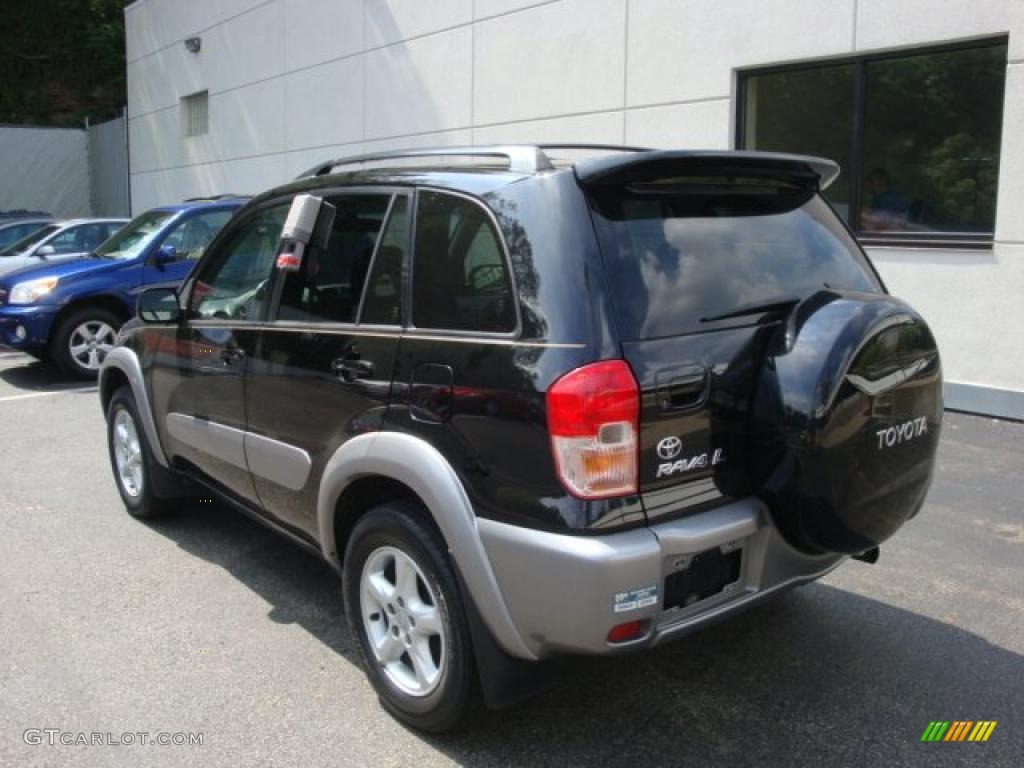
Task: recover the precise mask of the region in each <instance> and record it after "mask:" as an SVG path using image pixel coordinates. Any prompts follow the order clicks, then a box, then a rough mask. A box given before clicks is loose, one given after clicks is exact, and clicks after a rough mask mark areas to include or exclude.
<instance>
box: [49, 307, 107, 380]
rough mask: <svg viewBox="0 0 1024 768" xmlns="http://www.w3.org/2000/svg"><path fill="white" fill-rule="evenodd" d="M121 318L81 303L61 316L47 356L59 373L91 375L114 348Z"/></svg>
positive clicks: (95, 374)
mask: <svg viewBox="0 0 1024 768" xmlns="http://www.w3.org/2000/svg"><path fill="white" fill-rule="evenodd" d="M121 325H122V323H121V318H120V317H118V316H117V315H115V314H114V313H113V312H111V311H110V310H109V309H105V308H103V307H82V308H81V309H77V310H74V311H73V312H71V313H70V314H69V315H68V316H67V317H65V318H64V319H63V320H62V321H61V324H60V326H59V327H58V328H57V333H56V334H55V335H54V336H53V338H52V340H51V342H50V357H51V359H52V360H53V362H54V364H55V365H56V366H57V367H58V368H59V369H60V370H61V372H62V373H64V374H66V375H68V376H73V377H74V378H76V379H95V378H96V376H97V375H98V374H99V372H100V364H101V363H102V362H103V359H104V358H105V357H106V356H107V353H108V352H110V350H112V349H113V348H114V340H115V337H116V336H117V331H118V329H119V328H120V327H121Z"/></svg>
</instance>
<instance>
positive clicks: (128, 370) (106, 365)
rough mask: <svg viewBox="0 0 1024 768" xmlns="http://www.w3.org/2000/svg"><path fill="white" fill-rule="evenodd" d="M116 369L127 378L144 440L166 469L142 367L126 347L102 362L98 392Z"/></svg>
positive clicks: (112, 352)
mask: <svg viewBox="0 0 1024 768" xmlns="http://www.w3.org/2000/svg"><path fill="white" fill-rule="evenodd" d="M113 368H116V369H117V370H119V371H121V372H122V373H123V374H124V375H125V376H127V377H128V384H129V385H130V386H131V388H132V394H133V395H134V396H135V404H136V406H137V407H138V411H139V419H140V420H141V421H142V429H143V431H144V432H145V433H146V440H147V441H148V442H149V447H150V449H151V450H152V451H153V458H155V459H156V461H157V463H158V464H159V465H160V466H162V467H167V466H168V463H167V457H166V456H165V455H164V449H163V446H161V445H160V438H159V436H158V434H157V431H156V422H155V421H153V409H152V408H151V407H150V405H149V394H148V393H147V392H146V384H145V379H144V378H143V376H142V366H141V365H139V358H138V357H136V356H135V353H134V352H132V350H130V349H128V348H127V347H116V348H115V349H112V350H111V351H110V352H109V353H108V354H107V356H106V357H105V358H104V360H103V366H102V368H100V390H101V391H102V390H103V384H104V381H105V380H106V378H107V377H108V376H109V375H110V370H111V369H113Z"/></svg>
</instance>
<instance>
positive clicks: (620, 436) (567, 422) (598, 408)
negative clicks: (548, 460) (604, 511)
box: [547, 360, 640, 499]
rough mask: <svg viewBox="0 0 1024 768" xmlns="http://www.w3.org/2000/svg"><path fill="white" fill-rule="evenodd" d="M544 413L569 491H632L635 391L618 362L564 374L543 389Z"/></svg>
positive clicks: (597, 495) (582, 494) (589, 495)
mask: <svg viewBox="0 0 1024 768" xmlns="http://www.w3.org/2000/svg"><path fill="white" fill-rule="evenodd" d="M547 411H548V430H549V431H550V433H551V450H552V452H553V453H554V457H555V467H556V468H557V470H558V477H559V479H560V480H561V481H562V484H563V485H564V486H565V489H566V490H567V491H569V493H571V494H572V495H573V496H577V497H579V498H581V499H604V498H609V497H612V496H624V495H627V494H630V493H636V490H637V434H638V431H639V428H638V423H637V422H638V418H639V414H640V389H639V387H638V386H637V383H636V379H634V378H633V372H632V371H630V369H629V366H628V365H626V362H625V361H624V360H603V361H601V362H599V363H592V364H591V365H585V366H583V367H582V368H577V369H576V370H574V371H571V372H569V373H567V374H566V375H565V376H563V377H562V378H560V379H559V380H558V381H556V382H555V383H554V384H552V385H551V387H549V388H548V394H547Z"/></svg>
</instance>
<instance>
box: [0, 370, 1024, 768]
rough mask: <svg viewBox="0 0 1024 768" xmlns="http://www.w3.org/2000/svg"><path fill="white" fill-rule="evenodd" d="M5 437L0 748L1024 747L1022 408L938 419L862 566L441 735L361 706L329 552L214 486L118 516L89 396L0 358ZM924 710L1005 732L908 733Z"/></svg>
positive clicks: (924, 753) (1015, 760) (55, 755)
mask: <svg viewBox="0 0 1024 768" xmlns="http://www.w3.org/2000/svg"><path fill="white" fill-rule="evenodd" d="M0 435H2V437H0V580H2V582H3V587H2V589H0V616H2V621H0V766H34V765H40V766H42V765H90V766H91V765H139V766H145V765H195V764H200V763H202V764H204V765H231V766H257V765H266V766H271V765H274V766H278V765H301V766H316V765H327V764H332V765H351V766H377V765H382V766H385V765H386V766H417V768H427V767H428V766H439V765H456V764H457V765H466V766H491V765H509V766H533V765H552V766H576V765H601V766H604V767H606V766H613V765H624V764H629V765H679V766H682V765H695V766H704V765H729V766H737V765H767V766H776V765H777V766H792V765H814V766H824V765H828V766H833V765H853V764H856V765H871V764H884V765H929V766H933V765H979V766H988V765H992V766H996V765H1005V766H1011V765H1012V766H1015V767H1016V766H1020V765H1021V764H1024V702H1022V697H1021V690H1022V685H1024V590H1022V586H1024V511H1022V501H1024V425H1020V424H1012V423H1005V422H997V421H993V420H991V419H983V418H977V417H972V416H966V415H960V414H948V416H947V420H946V424H945V427H944V434H943V440H942V447H941V452H940V468H939V470H938V475H937V479H936V483H935V486H934V488H933V490H932V493H931V496H930V498H929V501H928V503H927V505H926V507H925V509H924V511H923V512H922V514H921V515H919V516H918V517H917V518H916V519H915V520H913V521H911V522H910V523H909V524H908V525H907V526H906V527H905V528H904V529H903V530H902V531H901V532H900V533H899V534H898V535H897V536H896V538H895V539H894V540H893V541H891V542H890V543H889V544H887V545H886V546H885V547H883V550H882V559H881V561H880V562H879V563H878V564H877V565H874V566H869V565H865V564H861V563H854V562H851V563H848V564H846V565H844V566H843V567H842V568H840V569H839V570H838V571H836V572H834V573H832V574H831V575H829V576H828V577H826V578H825V579H823V580H822V581H821V582H819V583H817V584H813V585H810V586H807V587H804V588H802V589H800V590H797V591H795V592H791V593H789V594H787V595H785V596H783V597H781V598H779V599H777V600H776V601H774V602H772V603H770V604H768V605H765V606H763V607H760V608H758V609H755V610H752V611H750V612H748V613H746V614H744V615H742V616H740V617H738V618H737V619H735V620H733V621H730V622H728V623H725V624H721V625H718V626H716V627H713V628H711V629H709V630H706V631H704V632H703V633H701V634H698V635H695V636H691V637H689V638H687V639H684V640H682V641H680V642H678V643H675V644H672V645H669V646H666V647H664V648H661V649H659V650H657V651H655V652H652V653H649V654H645V655H641V656H633V657H626V658H617V659H598V660H593V659H591V660H577V661H573V662H572V663H570V664H568V665H567V667H566V669H565V673H564V680H563V682H562V684H561V685H560V686H559V687H558V688H556V689H554V690H552V691H550V692H549V693H547V694H545V695H543V696H541V697H540V698H538V699H535V700H533V701H531V702H528V703H527V704H524V705H521V706H519V707H517V708H514V709H512V710H509V711H505V712H501V713H489V714H487V715H484V716H483V717H482V718H481V721H480V723H479V724H478V726H477V728H476V729H475V730H473V731H471V732H468V733H464V734H461V735H458V736H454V737H448V738H443V739H442V738H435V737H424V736H421V735H419V734H417V733H414V732H412V731H409V730H406V729H405V728H403V727H402V726H400V725H398V724H397V723H396V722H394V721H393V720H392V719H391V718H390V717H388V716H387V715H386V714H385V713H384V712H383V711H382V710H381V709H380V707H379V706H378V704H377V701H376V699H375V697H374V696H373V695H372V693H371V691H370V688H369V686H368V685H367V684H366V683H365V681H364V679H363V675H362V672H361V671H360V670H359V667H358V662H357V661H356V652H355V647H354V644H353V641H352V639H351V638H350V637H349V635H348V632H347V630H346V629H345V628H344V624H343V618H342V617H343V613H342V604H341V596H340V589H339V585H338V582H337V579H336V578H335V576H334V575H333V574H332V572H331V571H330V570H328V568H327V567H326V566H324V565H322V564H321V563H319V562H318V561H317V560H316V559H314V558H312V557H310V556H308V555H306V554H305V553H303V552H302V551H300V550H299V549H297V548H296V547H294V546H293V545H291V544H289V543H288V542H286V541H284V540H281V539H279V538H277V537H276V536H275V535H274V534H272V533H270V532H268V531H266V530H264V529H263V528H262V527H260V526H259V525H257V524H256V523H254V522H251V521H250V520H248V519H247V518H245V517H243V516H240V515H238V514H235V513H233V512H231V511H229V510H225V509H222V508H221V507H219V506H217V505H215V504H203V503H195V504H193V505H191V506H189V507H188V508H184V509H182V511H181V514H179V515H177V516H175V517H173V518H171V519H166V520H164V521H161V522H159V523H154V524H149V525H147V524H142V523H139V522H136V521H134V520H132V519H131V518H129V517H128V515H127V514H126V513H125V512H124V510H123V507H122V505H121V503H120V499H119V498H118V495H117V492H116V490H115V488H114V485H113V482H112V480H111V477H110V470H109V466H108V462H107V454H106V448H105V444H104V432H103V421H102V416H101V414H100V410H99V407H98V403H97V397H96V394H95V391H94V389H93V388H91V387H88V386H86V387H83V386H82V385H81V384H68V383H66V382H61V381H60V380H58V379H57V378H56V374H54V373H53V372H52V371H51V370H50V369H48V368H47V367H45V366H43V365H41V364H39V363H35V362H31V361H30V360H29V358H26V357H21V356H14V355H8V354H3V353H0ZM932 720H995V721H998V725H997V727H996V728H995V730H994V731H993V732H992V735H991V737H990V739H989V741H988V742H987V743H985V744H975V743H967V742H965V743H934V744H927V743H921V742H920V737H921V734H922V732H923V731H924V729H925V727H926V726H927V725H928V723H929V721H932ZM33 728H34V729H47V728H49V729H59V730H60V731H62V732H69V733H72V734H77V733H78V732H86V733H92V732H99V733H103V734H107V733H110V734H112V735H113V736H114V737H115V738H118V737H120V735H121V734H124V733H126V732H128V733H137V732H144V733H147V734H156V733H158V732H165V733H179V732H184V733H202V734H203V744H202V745H201V746H200V745H146V746H141V745H138V744H133V745H131V746H126V745H116V746H115V745H103V746H98V745H96V746H92V745H88V746H87V745H62V744H56V745H52V746H51V745H49V744H47V743H46V742H45V741H44V743H42V744H38V745H36V744H26V742H25V737H24V734H25V731H26V730H27V729H33ZM43 738H45V736H44V737H43Z"/></svg>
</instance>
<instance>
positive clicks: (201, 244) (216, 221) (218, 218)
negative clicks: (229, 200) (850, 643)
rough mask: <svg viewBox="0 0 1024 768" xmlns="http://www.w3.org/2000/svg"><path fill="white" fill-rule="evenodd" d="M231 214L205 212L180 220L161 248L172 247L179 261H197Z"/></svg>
mask: <svg viewBox="0 0 1024 768" xmlns="http://www.w3.org/2000/svg"><path fill="white" fill-rule="evenodd" d="M233 213H234V211H224V210H219V211H205V212H203V213H197V214H195V215H193V216H189V217H187V218H185V219H182V220H181V221H180V222H179V223H178V224H176V225H175V227H174V229H173V230H171V231H170V232H169V233H168V235H167V237H165V238H164V241H163V243H161V246H167V245H170V246H172V247H173V248H174V250H175V251H176V253H177V257H178V258H179V259H186V260H188V261H197V260H198V259H199V257H200V256H202V255H203V251H204V250H206V246H207V245H209V244H210V241H211V240H213V237H214V235H216V234H217V233H218V232H220V230H221V228H222V227H223V226H224V225H225V224H227V222H228V219H230V218H231V215H232V214H233Z"/></svg>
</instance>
